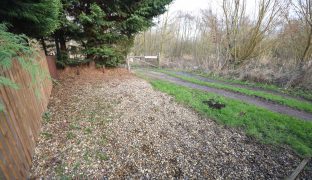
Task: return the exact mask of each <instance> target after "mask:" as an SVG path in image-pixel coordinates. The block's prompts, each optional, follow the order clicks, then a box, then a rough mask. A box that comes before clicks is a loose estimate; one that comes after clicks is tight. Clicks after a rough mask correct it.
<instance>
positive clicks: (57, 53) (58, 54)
mask: <svg viewBox="0 0 312 180" xmlns="http://www.w3.org/2000/svg"><path fill="white" fill-rule="evenodd" d="M54 41H55V47H56V57H57V60H60V59H61V57H62V54H61V50H60V45H59V40H58V38H57V36H56V35H54Z"/></svg>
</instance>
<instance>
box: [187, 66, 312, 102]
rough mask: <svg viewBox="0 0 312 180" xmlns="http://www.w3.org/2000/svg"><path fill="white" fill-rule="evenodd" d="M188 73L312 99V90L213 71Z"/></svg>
mask: <svg viewBox="0 0 312 180" xmlns="http://www.w3.org/2000/svg"><path fill="white" fill-rule="evenodd" d="M188 73H191V74H195V75H199V76H202V77H206V78H211V79H215V80H219V81H224V82H228V83H235V84H239V85H244V86H249V87H254V88H262V89H266V90H271V91H276V92H280V93H284V94H288V95H292V96H297V97H301V98H304V99H306V100H309V101H312V91H309V90H304V89H301V88H289V89H284V88H282V87H278V86H276V85H274V84H264V83H258V82H250V81H243V80H238V79H229V78H224V77H221V76H218V75H215V74H212V73H210V74H209V73H203V72H197V71H189V72H188Z"/></svg>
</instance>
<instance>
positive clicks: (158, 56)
mask: <svg viewBox="0 0 312 180" xmlns="http://www.w3.org/2000/svg"><path fill="white" fill-rule="evenodd" d="M157 62H158V67H160V53H158V54H157Z"/></svg>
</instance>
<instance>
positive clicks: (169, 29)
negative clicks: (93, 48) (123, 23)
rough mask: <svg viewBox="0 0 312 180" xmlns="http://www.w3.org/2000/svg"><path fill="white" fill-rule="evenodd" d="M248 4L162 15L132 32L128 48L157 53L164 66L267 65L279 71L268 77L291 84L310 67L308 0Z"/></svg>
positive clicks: (229, 1)
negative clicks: (135, 32)
mask: <svg viewBox="0 0 312 180" xmlns="http://www.w3.org/2000/svg"><path fill="white" fill-rule="evenodd" d="M253 2H255V3H254V4H253V6H252V7H253V10H252V12H248V9H247V3H251V2H250V1H247V0H223V1H221V4H219V10H218V11H213V10H212V9H211V8H208V9H203V10H201V12H200V13H199V14H194V13H192V12H177V13H175V14H164V15H162V16H161V17H159V18H158V19H157V21H158V23H157V25H156V26H154V27H152V28H150V29H149V30H147V31H145V32H142V33H140V34H138V35H137V36H136V39H135V43H134V48H133V50H132V52H133V53H134V54H157V53H160V54H161V57H162V60H163V61H165V62H163V63H164V64H166V63H167V65H169V64H170V63H171V64H172V65H171V66H179V67H180V66H183V64H185V65H187V64H190V65H191V66H193V67H195V68H199V69H202V70H209V71H215V72H222V73H224V72H235V71H236V72H237V71H249V70H250V67H251V66H253V67H255V66H266V67H265V68H267V69H270V70H271V71H272V73H271V74H273V76H277V74H279V73H280V74H283V75H281V76H282V77H281V76H279V78H280V79H278V78H277V77H275V79H273V80H278V81H283V82H282V84H283V85H285V86H287V87H288V86H289V87H290V86H295V85H296V84H298V83H300V81H301V80H302V79H304V76H307V74H306V73H307V72H309V71H310V70H311V63H310V61H311V55H312V48H311V38H312V26H311V25H312V23H311V22H312V1H311V0H287V1H284V0H256V1H253ZM248 7H250V6H248ZM263 61H264V62H265V63H263ZM174 63H175V65H174ZM263 64H264V65H263ZM273 66H274V67H273ZM240 74H241V72H240ZM286 76H287V77H286ZM284 79H286V80H284ZM273 80H272V81H273ZM270 81H271V80H270ZM286 81H287V82H286Z"/></svg>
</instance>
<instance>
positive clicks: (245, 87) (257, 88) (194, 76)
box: [173, 72, 311, 103]
mask: <svg viewBox="0 0 312 180" xmlns="http://www.w3.org/2000/svg"><path fill="white" fill-rule="evenodd" d="M173 73H176V74H178V75H183V76H187V77H192V78H196V79H198V80H201V81H205V82H213V83H219V84H227V85H231V86H235V87H239V88H244V89H250V90H255V91H262V92H268V93H271V94H275V95H278V96H282V97H286V98H293V99H297V100H300V101H304V102H309V103H311V101H309V100H307V99H304V98H302V97H295V96H291V95H288V94H284V93H281V92H278V91H274V90H269V89H264V88H260V87H250V86H247V85H242V84H237V83H231V82H225V81H220V80H215V79H211V78H207V77H202V76H199V75H195V74H191V73H188V72H173Z"/></svg>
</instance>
